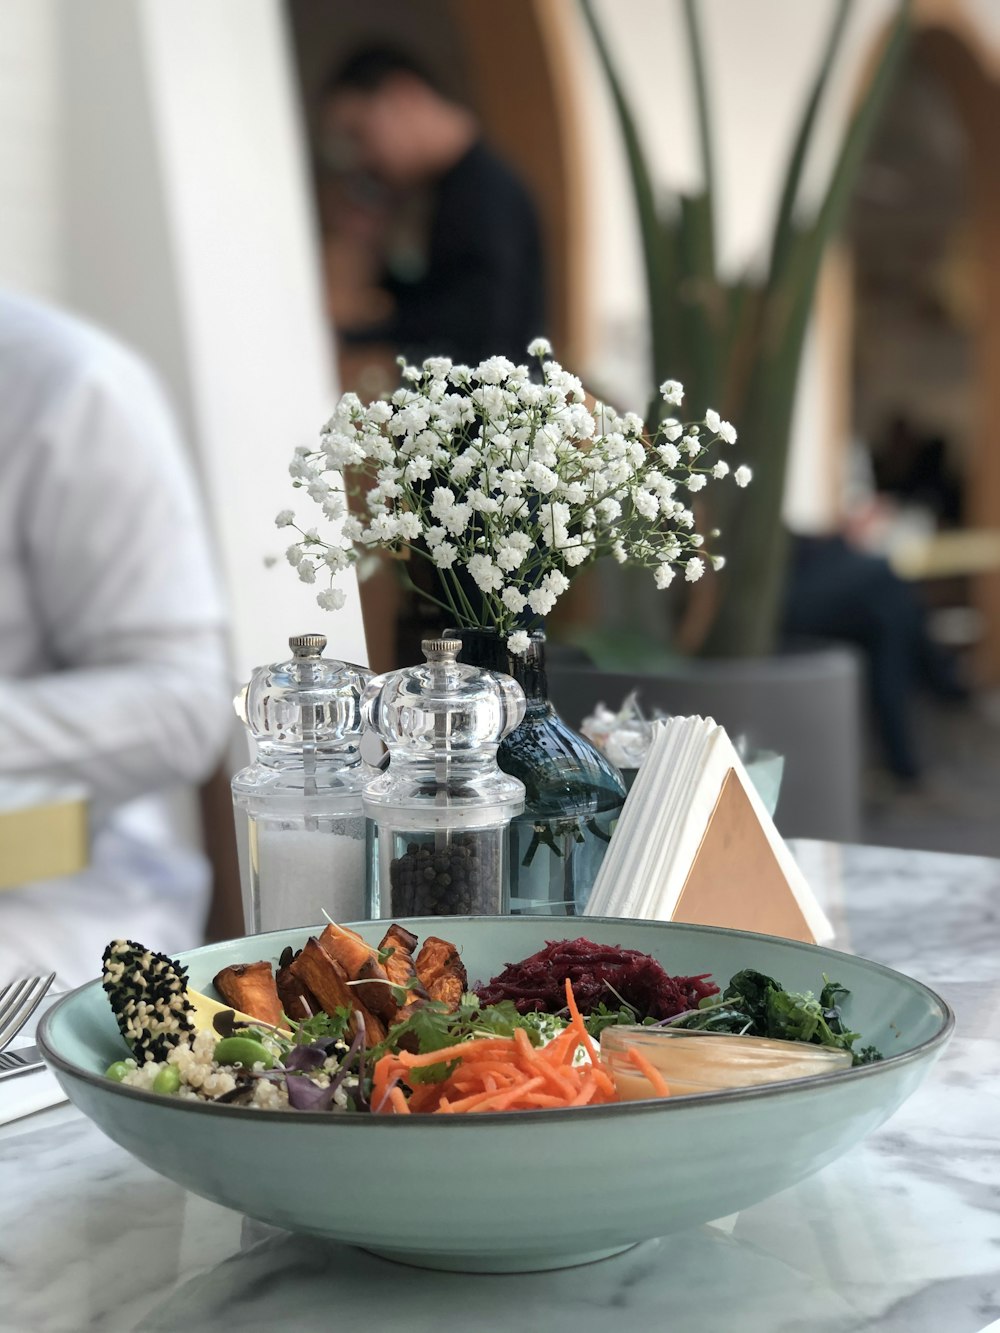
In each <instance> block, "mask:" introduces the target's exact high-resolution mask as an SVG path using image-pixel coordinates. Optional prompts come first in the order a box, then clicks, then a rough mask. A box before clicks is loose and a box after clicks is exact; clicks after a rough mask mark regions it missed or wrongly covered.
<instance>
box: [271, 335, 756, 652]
mask: <svg viewBox="0 0 1000 1333" xmlns="http://www.w3.org/2000/svg"><path fill="white" fill-rule="evenodd" d="M529 355H530V356H531V357H535V358H538V360H536V361H535V365H536V366H538V361H539V360H540V361H541V367H540V379H541V383H533V382H532V380H531V372H530V371H529V370H528V366H527V364H521V365H515V364H514V363H513V362H512V361H509V360H508V359H507V358H506V357H489V358H487V359H486V360H484V361H483V362H481V364H480V365H478V366H476V367H475V368H474V369H471V370H470V368H469V367H468V366H454V365H452V363H451V362H450V361H449V360H448V359H447V358H446V357H429V358H428V359H427V360H426V361H425V362H424V363H423V365H422V366H420V367H417V366H407V365H406V364H405V362H403V361H400V363H399V364H400V366H401V367H402V370H403V375H402V384H401V387H400V388H398V389H396V390H395V391H394V392H393V393H392V394H391V396H389V397H388V398H387V399H379V400H377V401H376V402H373V403H370V404H368V405H367V406H365V405H363V404H362V403H361V401H360V400H359V399H358V398H357V396H356V395H354V394H345V395H343V397H342V398H341V400H340V402H339V403H338V404H337V407H336V409H335V410H334V412H333V414H332V416H331V417H330V420H329V421H328V422H327V423H326V425H325V426H324V427H323V429H322V431H321V433H320V438H319V440H318V442H317V444H316V446H315V447H312V448H310V447H308V446H300V447H299V448H298V449H296V451H295V454H294V458H293V461H292V465H291V468H290V471H291V473H292V477H293V484H294V486H295V487H296V488H297V489H299V490H302V491H305V492H307V493H308V495H309V497H310V499H311V500H312V501H313V502H314V503H316V504H317V506H318V508H320V509H321V510H322V513H323V515H324V518H325V519H326V520H328V521H329V522H330V523H332V524H333V525H334V527H333V531H332V533H331V534H329V535H330V536H331V540H330V541H326V540H324V539H323V538H321V537H320V536H319V533H318V532H317V531H316V529H309V530H308V531H307V532H305V533H303V534H302V536H301V537H300V538H299V540H298V541H296V542H295V543H294V544H293V545H292V547H290V548H289V551H288V554H287V558H288V560H289V562H290V563H291V564H292V565H294V566H295V567H296V569H297V570H299V572H300V577H301V578H302V579H303V580H305V581H307V582H313V581H314V580H315V579H316V576H317V575H318V574H323V575H324V576H325V577H324V578H323V580H322V582H323V583H324V584H325V583H327V581H328V580H330V579H331V578H336V577H337V576H339V575H342V574H343V573H344V572H346V571H347V570H349V569H350V570H353V571H356V572H357V575H358V577H359V578H362V577H364V576H365V574H366V573H368V572H370V571H371V570H372V569H374V568H375V567H376V565H377V560H376V555H377V552H378V550H379V549H380V548H391V549H393V550H397V549H398V548H399V547H400V546H401V545H403V544H406V545H407V546H408V547H409V549H410V551H411V552H412V553H413V555H414V558H418V557H419V556H420V555H423V557H424V558H425V559H429V560H430V561H432V562H433V563H434V565H435V567H436V569H437V571H438V576H439V577H440V579H441V582H442V585H443V587H444V589H445V590H446V593H447V595H448V596H449V597H460V595H461V586H462V580H466V579H471V580H472V581H473V582H474V583H475V584H476V585H477V586H478V587H479V588H480V589H481V591H482V593H483V594H484V597H483V599H482V602H481V605H482V608H483V611H482V617H483V619H482V621H481V623H484V624H486V625H493V626H494V627H495V628H496V629H497V630H498V631H499V632H500V633H501V634H502V635H503V636H504V638H505V639H507V640H509V641H510V642H511V644H512V645H517V646H518V647H519V648H520V649H521V650H522V651H523V650H524V649H525V648H526V646H527V643H528V636H527V633H526V631H524V630H522V629H520V628H519V627H518V617H520V616H522V615H524V614H525V613H526V612H527V611H529V610H530V611H531V612H532V613H533V614H534V615H536V616H545V615H548V614H549V612H551V610H552V609H553V608H554V606H555V605H556V603H557V601H558V599H559V598H560V597H561V596H562V595H563V594H564V593H565V591H566V590H567V588H568V587H569V584H570V579H571V577H572V575H573V573H574V571H575V569H576V568H578V567H580V566H582V565H584V564H585V563H587V562H588V561H589V560H590V559H591V558H594V557H598V556H604V555H611V556H612V557H613V558H614V559H615V560H616V561H618V562H619V563H621V564H628V563H630V562H635V563H637V564H639V565H642V566H644V567H646V568H649V569H650V571H651V573H652V574H653V578H654V581H655V583H656V585H657V586H658V587H667V586H668V585H669V583H670V582H671V581H672V580H673V579H674V578H675V577H676V575H677V574H678V573H683V574H684V576H685V577H686V578H687V579H688V580H690V581H692V582H693V581H694V580H695V579H696V578H698V577H700V576H701V572H702V571H703V570H704V568H705V567H706V562H707V561H708V560H711V561H712V563H713V566H717V565H719V564H720V561H721V558H720V557H716V556H707V555H706V556H705V558H704V560H701V559H699V558H698V556H697V555H695V554H694V552H695V551H698V550H699V549H700V548H703V546H704V538H703V537H702V535H701V533H699V532H697V531H696V530H695V519H694V513H693V511H692V510H691V509H689V508H687V507H686V506H685V504H684V503H683V502H682V501H681V500H679V499H678V498H677V497H678V496H679V495H686V491H685V489H683V488H687V491H690V492H698V491H700V490H702V489H703V488H704V487H705V486H706V485H707V482H708V480H709V479H710V478H711V479H714V480H721V479H722V478H724V477H725V476H727V475H732V473H731V470H730V468H729V465H728V464H726V463H723V462H721V461H717V459H716V458H715V457H713V456H712V455H713V454H716V455H717V453H718V451H719V450H718V446H719V445H720V443H722V442H727V441H728V442H731V441H732V440H733V439H735V431H734V430H733V427H732V426H731V425H730V424H729V423H728V422H726V421H723V420H722V418H721V417H720V416H719V414H718V412H716V411H715V410H714V409H710V410H709V411H708V412H707V413H706V414H705V418H704V420H703V421H702V422H701V423H696V424H684V423H682V422H681V421H679V420H677V419H676V418H674V417H667V418H666V419H665V420H664V421H662V422H661V423H660V425H659V426H658V428H657V429H656V430H655V431H653V432H651V433H650V437H651V438H647V435H646V428H645V426H644V423H643V421H642V419H641V418H640V417H639V416H637V415H636V414H635V413H634V412H628V413H625V414H624V415H621V414H619V413H618V412H617V411H615V409H613V408H611V407H608V406H600V405H599V406H598V407H596V408H595V410H594V411H593V412H591V411H589V410H588V408H587V406H586V404H585V401H584V399H585V395H584V391H583V386H582V384H581V382H580V380H579V379H578V378H577V377H576V376H575V375H572V374H570V373H569V372H568V371H567V370H565V369H564V368H563V367H562V366H561V365H560V364H559V363H558V362H557V361H556V360H554V359H553V357H552V348H551V346H550V344H549V342H548V340H547V339H544V338H538V339H535V340H533V342H532V345H531V348H530V350H529ZM536 373H537V372H536ZM661 393H662V395H663V399H664V402H665V403H666V404H668V406H667V408H666V410H667V411H669V410H671V408H672V407H673V406H674V404H677V403H680V402H681V401H682V397H683V388H682V386H681V384H680V383H679V382H678V381H676V380H665V381H664V383H663V384H662V385H661ZM699 426H700V430H699ZM362 478H365V479H367V481H366V484H362V481H361V479H362ZM749 479H750V476H749V469H748V468H741V469H737V472H736V476H735V480H736V481H737V483H738V484H740V485H745V484H746V482H747V481H749ZM432 481H433V483H434V484H433V485H432V484H431V483H432ZM348 488H350V490H351V492H352V493H354V494H356V495H357V496H358V497H359V498H360V501H361V505H360V508H357V507H356V512H351V511H350V510H349V509H348V507H347V502H346V494H345V492H346V490H347V489H348ZM692 503H693V501H691V500H688V504H692ZM277 522H278V525H279V526H282V527H292V528H293V529H294V528H296V527H297V524H296V521H295V517H294V511H293V510H291V509H288V510H283V511H282V512H281V514H279V516H278V519H277ZM366 551H367V552H369V554H367V555H366V554H365V552H366ZM345 596H346V594H344V593H343V592H342V591H341V590H340V589H337V588H334V587H333V586H331V587H329V588H326V589H324V591H322V592H319V593H318V594H317V601H318V603H319V605H320V606H322V607H324V608H328V609H337V608H339V607H340V606H342V605H344V598H345ZM512 651H513V648H512Z"/></svg>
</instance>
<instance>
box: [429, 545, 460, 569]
mask: <svg viewBox="0 0 1000 1333" xmlns="http://www.w3.org/2000/svg"><path fill="white" fill-rule="evenodd" d="M457 555H458V547H457V546H453V545H452V544H451V542H443V541H442V542H438V543H437V545H436V546H434V547H432V548H431V559H432V560H433V561H434V563H435V565H437V567H438V569H451V567H452V565H453V564H454V563H455V559H456V557H457Z"/></svg>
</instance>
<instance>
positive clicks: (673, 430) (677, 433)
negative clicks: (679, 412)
mask: <svg viewBox="0 0 1000 1333" xmlns="http://www.w3.org/2000/svg"><path fill="white" fill-rule="evenodd" d="M660 429H661V432H662V434H663V438H664V439H665V440H666V441H667V443H668V444H675V443H676V442H677V441H678V440H679V439H680V438H681V436H682V435H683V434H684V426H683V424H682V423H681V422H680V421H678V420H677V418H676V417H667V419H666V421H664V423H663V425H662V426H661V428H660Z"/></svg>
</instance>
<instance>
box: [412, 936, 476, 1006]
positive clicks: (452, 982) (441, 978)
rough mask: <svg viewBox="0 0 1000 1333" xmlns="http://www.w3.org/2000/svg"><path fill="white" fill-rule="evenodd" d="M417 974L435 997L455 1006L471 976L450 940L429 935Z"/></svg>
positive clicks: (416, 967) (422, 951)
mask: <svg viewBox="0 0 1000 1333" xmlns="http://www.w3.org/2000/svg"><path fill="white" fill-rule="evenodd" d="M414 967H415V969H416V973H417V976H418V977H419V978H420V981H421V984H422V985H423V986H424V989H425V990H426V991H427V994H428V995H429V996H430V998H431V999H432V1000H440V1001H441V1002H442V1003H444V1004H447V1005H448V1006H449V1007H450V1008H452V1009H454V1008H455V1007H456V1006H457V1005H458V1002H459V1000H460V999H461V998H462V994H463V992H464V991H465V990H466V989H467V988H468V985H469V978H468V976H467V974H466V971H465V965H464V964H463V962H462V960H461V958H460V957H459V953H458V950H457V949H456V948H455V946H454V944H452V943H451V942H450V941H449V940H442V939H439V938H438V937H437V936H436V935H428V936H427V938H426V939H425V940H424V943H423V948H422V949H421V950H420V952H419V953H418V954H417V957H416V960H415V962H414Z"/></svg>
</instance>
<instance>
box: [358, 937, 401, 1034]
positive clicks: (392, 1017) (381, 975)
mask: <svg viewBox="0 0 1000 1333" xmlns="http://www.w3.org/2000/svg"><path fill="white" fill-rule="evenodd" d="M357 980H358V982H359V983H361V984H359V985H356V986H352V987H351V989H352V990H353V991H354V993H355V995H356V996H357V997H358V999H359V1000H360V1001H361V1003H362V1004H363V1005H364V1006H365V1008H366V1009H368V1010H369V1011H370V1012H371V1013H373V1014H375V1015H376V1016H377V1017H378V1018H380V1019H381V1020H382V1022H383V1023H394V1022H395V1021H396V1010H397V1009H398V1008H399V1005H398V1004H397V1003H396V1001H395V1000H394V999H393V994H392V987H393V983H392V982H391V981H390V980H389V977H388V974H387V973H386V970H385V968H384V967H383V966H382V965H381V963H380V962H379V961H378V958H377V956H376V955H375V954H372V956H371V958H369V959H368V961H367V962H366V963H364V964H363V965H362V967H361V971H360V972H359V973H358V975H357Z"/></svg>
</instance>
